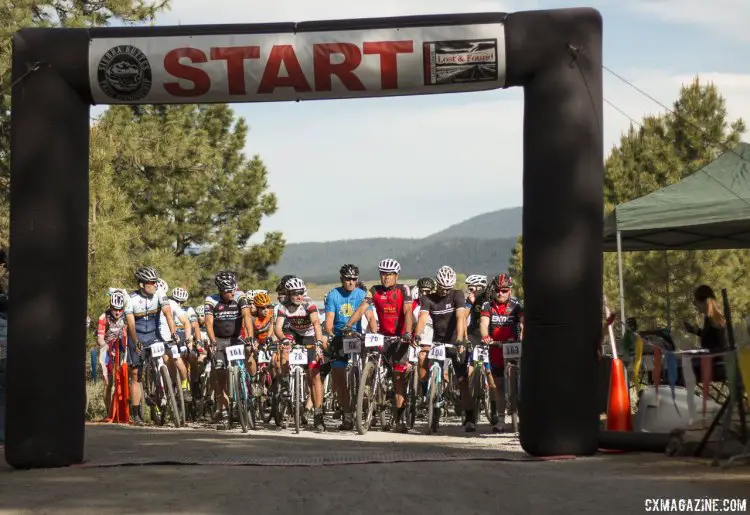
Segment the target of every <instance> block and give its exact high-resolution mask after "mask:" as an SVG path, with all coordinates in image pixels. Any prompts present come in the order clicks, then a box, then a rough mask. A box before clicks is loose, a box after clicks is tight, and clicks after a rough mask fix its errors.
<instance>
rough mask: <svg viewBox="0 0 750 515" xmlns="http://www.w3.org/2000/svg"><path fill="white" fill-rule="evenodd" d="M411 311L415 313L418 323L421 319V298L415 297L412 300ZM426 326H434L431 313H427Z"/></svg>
mask: <svg viewBox="0 0 750 515" xmlns="http://www.w3.org/2000/svg"><path fill="white" fill-rule="evenodd" d="M411 311H412V313H413V314H414V323H415V324H416V323H417V322H418V321H419V313H420V312H421V311H422V307H421V305H420V300H419V299H414V300H413V301H412V304H411ZM426 327H432V317H431V316H430V315H427V325H426Z"/></svg>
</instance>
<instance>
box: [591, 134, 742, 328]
mask: <svg viewBox="0 0 750 515" xmlns="http://www.w3.org/2000/svg"><path fill="white" fill-rule="evenodd" d="M744 248H750V144H748V143H740V144H739V145H737V146H736V147H735V148H734V149H733V150H731V151H727V152H725V153H723V154H721V155H720V156H719V157H718V158H717V159H716V160H714V161H713V162H711V163H710V164H708V165H706V166H705V167H703V168H702V169H700V170H698V171H697V172H695V173H694V174H692V175H690V176H688V177H686V178H685V179H683V180H682V181H680V182H678V183H676V184H673V185H671V186H667V187H665V188H662V189H660V190H658V191H654V192H652V193H649V194H648V195H645V196H643V197H641V198H638V199H635V200H631V201H629V202H625V203H624V204H620V205H619V206H617V207H616V208H615V210H614V211H613V212H612V213H611V214H610V215H609V216H607V217H606V218H605V220H604V251H605V252H615V251H616V252H617V253H618V268H619V270H618V272H619V276H620V277H619V279H620V314H621V316H622V317H624V316H625V297H624V294H623V286H624V285H623V282H624V281H623V275H622V252H632V251H646V250H665V251H666V250H709V249H744Z"/></svg>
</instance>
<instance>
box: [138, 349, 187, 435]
mask: <svg viewBox="0 0 750 515" xmlns="http://www.w3.org/2000/svg"><path fill="white" fill-rule="evenodd" d="M145 351H146V362H145V363H144V365H143V390H144V396H143V399H144V401H145V403H146V405H147V406H148V407H149V408H150V413H151V420H152V421H153V422H155V423H157V424H158V425H160V426H163V425H164V423H165V421H166V417H167V414H169V416H170V418H171V419H172V422H173V424H174V426H175V427H180V426H181V425H182V424H183V421H182V420H181V419H180V413H179V411H178V410H177V401H176V399H175V394H174V385H173V384H172V377H171V374H170V373H169V369H168V368H167V365H166V364H165V363H164V358H163V356H164V353H165V351H166V349H165V345H164V342H154V343H152V344H151V345H150V346H148V347H146V349H145ZM177 386H178V388H179V385H177Z"/></svg>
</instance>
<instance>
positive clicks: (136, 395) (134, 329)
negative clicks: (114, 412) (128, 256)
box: [125, 266, 179, 425]
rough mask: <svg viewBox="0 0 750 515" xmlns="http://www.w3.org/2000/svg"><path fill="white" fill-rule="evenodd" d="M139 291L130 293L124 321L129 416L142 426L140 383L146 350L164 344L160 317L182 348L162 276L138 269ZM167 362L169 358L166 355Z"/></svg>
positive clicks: (146, 268)
mask: <svg viewBox="0 0 750 515" xmlns="http://www.w3.org/2000/svg"><path fill="white" fill-rule="evenodd" d="M135 280H136V282H137V283H138V289H137V290H135V291H133V292H132V293H130V295H129V297H128V299H127V302H126V305H125V319H126V321H127V324H128V365H129V366H130V413H131V415H132V418H133V423H134V424H136V425H143V418H142V417H141V380H142V377H141V376H142V374H141V371H142V369H143V363H144V360H145V358H146V353H145V349H147V348H148V347H150V346H151V345H152V344H153V343H154V342H156V341H161V335H160V334H159V314H160V313H163V314H164V317H165V318H166V320H167V325H168V326H169V332H170V334H171V335H172V340H173V341H174V342H175V343H176V344H177V345H179V338H178V336H177V332H176V331H175V325H174V317H173V315H172V309H171V308H170V306H169V299H168V298H167V292H165V291H164V290H163V289H161V288H159V287H158V286H157V283H158V281H159V275H158V274H157V273H156V270H154V269H153V268H152V267H150V266H140V267H138V268H136V270H135ZM164 361H165V362H168V361H169V356H167V354H164Z"/></svg>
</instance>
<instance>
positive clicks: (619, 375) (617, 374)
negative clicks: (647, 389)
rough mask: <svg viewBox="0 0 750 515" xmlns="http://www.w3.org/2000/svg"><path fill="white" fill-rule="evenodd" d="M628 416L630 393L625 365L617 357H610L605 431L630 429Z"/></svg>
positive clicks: (631, 427)
mask: <svg viewBox="0 0 750 515" xmlns="http://www.w3.org/2000/svg"><path fill="white" fill-rule="evenodd" d="M632 430H633V422H632V420H631V417H630V394H629V392H628V382H627V380H626V378H625V365H624V364H623V362H622V361H621V360H620V359H618V358H613V359H612V373H611V374H610V378H609V404H608V405H607V431H632Z"/></svg>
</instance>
